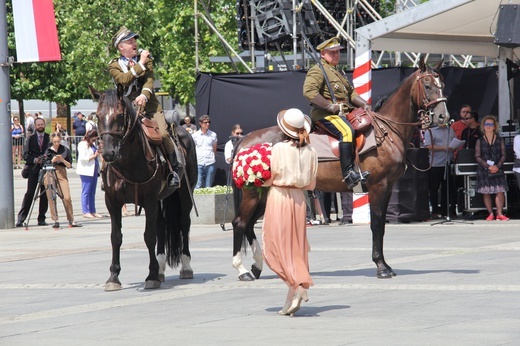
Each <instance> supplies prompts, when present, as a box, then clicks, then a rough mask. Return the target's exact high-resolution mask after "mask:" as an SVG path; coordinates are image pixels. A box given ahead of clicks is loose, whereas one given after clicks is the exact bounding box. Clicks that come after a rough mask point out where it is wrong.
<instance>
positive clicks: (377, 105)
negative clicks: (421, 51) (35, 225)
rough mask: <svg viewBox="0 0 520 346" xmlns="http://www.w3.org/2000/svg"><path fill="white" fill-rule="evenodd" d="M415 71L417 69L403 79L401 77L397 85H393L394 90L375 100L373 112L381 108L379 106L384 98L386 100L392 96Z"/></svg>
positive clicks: (381, 105) (383, 101)
mask: <svg viewBox="0 0 520 346" xmlns="http://www.w3.org/2000/svg"><path fill="white" fill-rule="evenodd" d="M416 72H417V70H416V71H414V72H413V73H412V74H411V75H409V76H408V77H406V78H405V79H403V80H402V81H401V82H400V83H399V85H398V86H397V87H395V88H394V90H392V92H390V94H388V95H385V96H383V97H381V98H380V99H379V100H378V101H377V103H376V105H375V106H374V112H377V111H379V109H381V107H383V105H384V104H385V102H386V100H388V99H389V98H390V97H392V96H393V95H394V94H395V93H396V92H397V91H398V90H400V89H401V87H402V86H403V84H404V83H406V82H407V81H408V79H409V78H410V77H411V76H413V75H414V74H415V73H416Z"/></svg>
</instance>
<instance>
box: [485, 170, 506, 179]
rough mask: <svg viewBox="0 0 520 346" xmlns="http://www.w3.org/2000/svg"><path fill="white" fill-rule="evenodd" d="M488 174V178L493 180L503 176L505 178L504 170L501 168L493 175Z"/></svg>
mask: <svg viewBox="0 0 520 346" xmlns="http://www.w3.org/2000/svg"><path fill="white" fill-rule="evenodd" d="M487 174H488V178H491V179H495V178H502V177H503V176H505V173H504V170H503V169H502V168H500V169H499V170H498V171H496V172H495V173H491V172H490V171H488V172H487Z"/></svg>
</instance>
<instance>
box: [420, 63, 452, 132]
mask: <svg viewBox="0 0 520 346" xmlns="http://www.w3.org/2000/svg"><path fill="white" fill-rule="evenodd" d="M441 66H442V60H441V61H440V62H439V64H438V65H437V66H436V67H435V68H434V69H432V68H431V67H427V66H426V64H425V63H424V59H423V58H422V57H421V60H420V62H419V70H418V71H417V72H416V73H415V74H416V78H415V83H414V86H413V87H412V93H411V94H412V102H413V103H414V106H415V107H416V108H417V109H418V112H419V117H420V119H421V121H423V124H424V125H425V126H426V127H429V126H431V125H432V124H435V125H436V124H439V123H446V122H448V120H449V119H450V114H449V113H448V108H447V106H446V101H447V99H446V97H445V96H444V94H443V88H444V83H443V82H442V78H441V75H440V74H439V72H438V71H439V69H440V67H441Z"/></svg>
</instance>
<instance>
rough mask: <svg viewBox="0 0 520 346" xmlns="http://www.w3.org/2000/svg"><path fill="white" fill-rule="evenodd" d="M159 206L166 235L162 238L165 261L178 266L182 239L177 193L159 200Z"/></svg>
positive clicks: (171, 265) (172, 265)
mask: <svg viewBox="0 0 520 346" xmlns="http://www.w3.org/2000/svg"><path fill="white" fill-rule="evenodd" d="M159 204H160V206H161V208H160V210H159V212H160V213H161V215H162V218H163V220H164V227H165V229H166V235H165V239H164V243H165V251H166V261H167V262H168V265H169V266H170V267H178V266H179V264H180V262H181V256H182V249H183V239H182V230H181V225H180V219H181V218H180V215H178V213H179V211H180V210H181V209H180V208H181V207H180V200H179V194H178V193H177V192H174V193H173V194H171V195H170V196H168V197H167V198H165V199H163V200H162V203H161V202H159ZM159 227H160V226H159Z"/></svg>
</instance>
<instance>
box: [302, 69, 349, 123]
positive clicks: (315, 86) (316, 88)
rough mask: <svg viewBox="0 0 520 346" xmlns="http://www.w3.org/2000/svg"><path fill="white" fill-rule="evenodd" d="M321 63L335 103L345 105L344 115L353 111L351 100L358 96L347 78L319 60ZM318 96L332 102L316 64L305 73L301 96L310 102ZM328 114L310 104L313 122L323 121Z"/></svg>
mask: <svg viewBox="0 0 520 346" xmlns="http://www.w3.org/2000/svg"><path fill="white" fill-rule="evenodd" d="M321 63H322V64H323V68H324V70H325V73H326V74H327V77H328V79H329V82H330V85H331V87H332V91H333V92H334V96H335V97H336V101H337V102H338V103H340V102H342V103H345V104H347V106H348V109H345V113H347V112H349V111H351V110H352V109H354V108H355V107H354V106H352V100H354V99H355V98H356V96H358V93H357V92H356V90H355V89H354V87H352V85H350V83H349V81H348V80H347V78H346V77H345V76H344V75H343V73H342V72H341V71H339V70H338V69H337V68H336V67H335V66H333V65H330V64H329V63H327V62H326V61H325V60H323V59H321ZM318 94H321V95H322V96H323V97H324V98H326V99H327V100H332V97H331V95H330V91H329V88H328V87H327V83H326V82H325V77H324V76H323V72H322V70H321V68H320V66H319V65H318V64H316V65H314V66H313V67H311V69H310V70H309V71H308V72H307V75H306V77H305V82H304V84H303V96H305V97H306V98H307V100H309V101H311V100H312V99H313V98H314V97H315V96H316V95H318ZM331 102H332V101H331ZM330 114H331V113H330V112H328V111H326V110H324V109H322V108H319V107H317V106H315V105H313V104H311V118H312V120H313V121H317V120H320V119H323V118H324V117H325V116H327V115H330Z"/></svg>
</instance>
